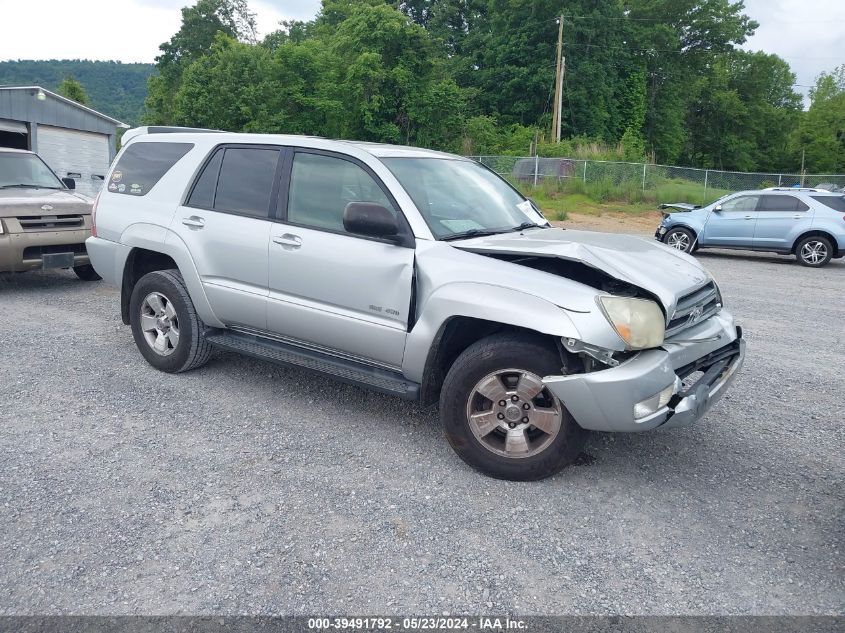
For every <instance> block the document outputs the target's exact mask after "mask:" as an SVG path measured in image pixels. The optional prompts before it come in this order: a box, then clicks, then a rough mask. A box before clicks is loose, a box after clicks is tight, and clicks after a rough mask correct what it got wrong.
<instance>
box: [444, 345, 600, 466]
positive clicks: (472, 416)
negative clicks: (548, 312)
mask: <svg viewBox="0 0 845 633" xmlns="http://www.w3.org/2000/svg"><path fill="white" fill-rule="evenodd" d="M561 364H562V363H561V359H560V356H559V354H558V353H557V351H556V350H554V349H553V348H550V346H549V345H547V344H545V342H544V341H542V340H541V339H539V338H534V337H531V336H525V335H514V334H502V335H494V336H490V337H488V338H485V339H482V340H481V341H478V342H477V343H475V344H474V345H471V346H470V347H469V348H468V349H467V350H466V351H464V352H463V354H461V355H460V356H459V357H458V359H457V360H456V361H455V363H454V365H452V368H451V369H450V370H449V373H448V375H447V376H446V380H445V382H444V384H443V389H442V392H441V396H440V415H441V418H442V420H443V426H444V431H445V433H446V438H447V439H448V440H449V444H451V446H452V448H453V449H454V450H455V452H456V453H457V454H458V455H459V456H460V457H461V459H463V460H464V461H465V462H466V463H467V464H469V465H470V466H472V467H473V468H476V469H477V470H480V471H481V472H483V473H485V474H486V475H490V476H491V477H496V478H498V479H510V480H514V481H529V480H536V479H543V478H545V477H549V476H551V475H553V474H555V473H557V472H558V471H560V470H561V469H563V468H564V467H566V466H567V465H569V464H570V463H572V462H573V461H574V460H575V459H576V458H577V457H578V455H579V454H580V453H581V449H582V448H583V446H584V443H585V442H586V439H587V435H588V433H587V431H585V430H584V429H582V428H581V427H580V426H578V424H577V423H576V422H575V420H574V419H573V418H572V416H571V415H570V414H569V412H568V411H567V410H566V408H565V407H564V406H563V404H562V403H561V402H560V400H558V399H557V398H556V397H555V395H554V394H552V393H551V391H549V389H548V387H546V386H545V385H544V384H543V381H542V378H543V376H549V375H555V374H560V373H562V369H561Z"/></svg>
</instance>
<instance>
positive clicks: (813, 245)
mask: <svg viewBox="0 0 845 633" xmlns="http://www.w3.org/2000/svg"><path fill="white" fill-rule="evenodd" d="M795 256H796V257H797V258H798V263H799V264H801V265H802V266H809V267H811V268H821V267H822V266H824V265H825V264H827V263H828V262H829V261H830V258H831V257H832V256H833V247H832V246H831V243H830V240H828V239H827V238H826V237H820V236H815V235H814V236H811V237H805V238H804V239H803V240H801V241H800V242H798V245H797V246H796V247H795Z"/></svg>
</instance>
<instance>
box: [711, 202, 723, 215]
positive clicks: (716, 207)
mask: <svg viewBox="0 0 845 633" xmlns="http://www.w3.org/2000/svg"><path fill="white" fill-rule="evenodd" d="M713 210H714V211H715V212H716V213H720V212H721V211H722V205H721V204H717V205H716V206H715V207H713Z"/></svg>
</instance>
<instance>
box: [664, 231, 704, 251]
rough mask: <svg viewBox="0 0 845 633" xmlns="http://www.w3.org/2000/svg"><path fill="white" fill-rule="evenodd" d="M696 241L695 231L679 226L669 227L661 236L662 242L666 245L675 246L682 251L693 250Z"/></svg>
mask: <svg viewBox="0 0 845 633" xmlns="http://www.w3.org/2000/svg"><path fill="white" fill-rule="evenodd" d="M696 241H697V240H696V237H695V233H693V232H692V231H690V230H689V229H685V228H681V227H677V228H674V229H669V230H668V231H667V232H666V235H664V236H663V242H664V243H665V244H666V245H667V246H670V247H672V248H676V249H678V250H679V251H681V252H682V253H692V252H693V251H694V250H695V244H696Z"/></svg>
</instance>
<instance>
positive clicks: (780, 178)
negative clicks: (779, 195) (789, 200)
mask: <svg viewBox="0 0 845 633" xmlns="http://www.w3.org/2000/svg"><path fill="white" fill-rule="evenodd" d="M782 182H783V174H778V187H780V185H781V183H782Z"/></svg>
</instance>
